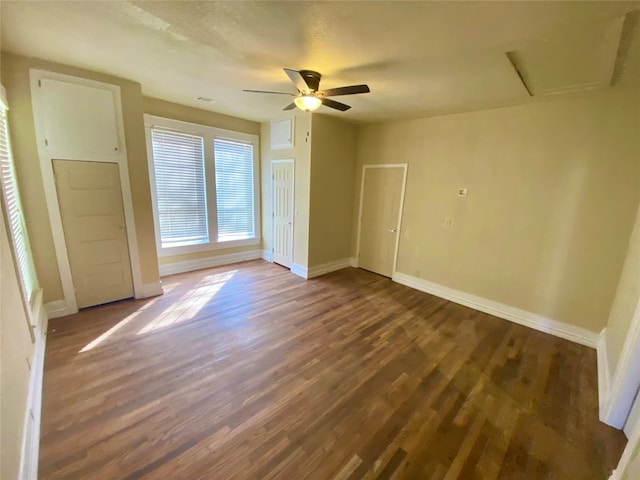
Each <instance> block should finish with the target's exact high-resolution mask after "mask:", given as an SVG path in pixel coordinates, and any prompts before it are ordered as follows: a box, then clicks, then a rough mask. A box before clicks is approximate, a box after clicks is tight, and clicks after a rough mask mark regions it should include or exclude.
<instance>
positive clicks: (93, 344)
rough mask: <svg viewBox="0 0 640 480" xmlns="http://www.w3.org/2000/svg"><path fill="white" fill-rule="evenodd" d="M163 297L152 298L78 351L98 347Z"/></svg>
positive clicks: (82, 351) (81, 351)
mask: <svg viewBox="0 0 640 480" xmlns="http://www.w3.org/2000/svg"><path fill="white" fill-rule="evenodd" d="M161 298H162V296H159V297H156V298H154V299H153V300H150V301H149V302H147V303H145V304H144V305H143V306H142V307H140V308H139V309H138V310H136V311H135V312H133V313H132V314H131V315H129V316H127V317H125V318H124V319H122V320H120V321H119V322H118V323H116V324H115V325H114V326H113V327H111V328H110V329H109V330H107V331H106V332H104V333H103V334H102V335H100V336H99V337H97V338H96V339H95V340H92V341H91V342H90V343H87V344H86V345H85V346H84V347H83V348H82V349H81V350H80V351H78V353H84V352H88V351H89V350H92V349H94V348H96V347H97V346H98V345H100V344H101V343H102V342H104V341H105V340H106V339H107V338H109V337H110V336H111V335H113V334H114V333H116V332H117V331H118V330H120V329H121V328H122V327H124V326H125V325H127V324H128V323H130V322H131V321H132V320H133V319H134V318H136V317H137V316H138V315H140V314H141V313H142V312H144V311H145V310H146V309H148V308H149V307H151V306H152V305H153V304H154V303H156V302H157V301H158V300H160V299H161Z"/></svg>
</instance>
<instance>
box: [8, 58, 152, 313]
mask: <svg viewBox="0 0 640 480" xmlns="http://www.w3.org/2000/svg"><path fill="white" fill-rule="evenodd" d="M1 67H2V69H1V80H2V84H3V85H4V86H5V88H6V90H7V100H8V103H9V108H10V111H9V127H10V129H11V138H12V144H13V151H14V156H15V160H16V166H17V174H18V180H19V185H20V189H21V194H22V195H21V196H22V201H23V204H24V210H25V217H26V221H27V224H28V227H29V236H30V240H31V247H32V250H33V256H34V261H35V266H36V270H37V274H38V278H39V280H40V284H41V286H42V288H43V289H44V301H45V302H50V301H53V300H60V299H62V298H63V293H62V283H61V280H60V272H59V269H58V264H57V260H56V256H55V250H54V245H53V237H52V234H51V227H50V224H49V218H48V214H47V206H46V202H45V197H44V191H43V183H42V175H41V172H40V163H39V160H38V150H37V146H36V136H35V129H34V124H33V110H32V106H31V92H30V87H29V69H30V68H37V69H42V70H47V71H51V72H56V73H62V74H66V75H73V76H77V77H83V78H87V79H91V80H95V81H100V82H105V83H110V84H114V85H118V86H119V87H120V89H121V97H122V113H123V118H124V130H125V139H126V147H127V158H128V163H129V177H130V179H131V194H132V198H133V210H134V217H135V223H136V235H137V238H138V252H139V256H140V268H141V275H142V282H143V283H145V284H147V283H151V284H152V283H155V282H157V281H158V280H159V276H158V261H157V256H156V246H155V237H154V231H153V215H152V209H151V192H150V189H149V171H148V168H147V153H146V144H145V135H144V120H143V98H142V92H141V87H140V84H139V83H136V82H132V81H129V80H125V79H122V78H117V77H112V76H109V75H104V74H101V73H96V72H90V71H87V70H82V69H78V68H73V67H69V66H66V65H60V64H56V63H51V62H45V61H42V60H37V59H32V58H26V57H21V56H16V55H11V54H7V53H2V57H1Z"/></svg>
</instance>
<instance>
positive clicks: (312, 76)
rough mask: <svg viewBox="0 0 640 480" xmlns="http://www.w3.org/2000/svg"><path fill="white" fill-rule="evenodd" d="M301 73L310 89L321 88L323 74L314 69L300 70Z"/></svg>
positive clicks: (316, 89)
mask: <svg viewBox="0 0 640 480" xmlns="http://www.w3.org/2000/svg"><path fill="white" fill-rule="evenodd" d="M300 75H302V78H304V81H305V83H306V84H307V85H308V86H309V90H311V91H312V92H316V91H318V88H320V79H321V78H322V75H320V74H319V73H318V72H314V71H313V70H300Z"/></svg>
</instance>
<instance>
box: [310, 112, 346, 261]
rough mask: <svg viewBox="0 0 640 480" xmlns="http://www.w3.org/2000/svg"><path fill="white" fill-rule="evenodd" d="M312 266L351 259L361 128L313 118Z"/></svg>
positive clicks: (318, 115)
mask: <svg viewBox="0 0 640 480" xmlns="http://www.w3.org/2000/svg"><path fill="white" fill-rule="evenodd" d="M311 138H312V142H311V190H310V210H309V266H310V267H313V266H317V265H322V264H325V263H328V262H332V261H337V260H342V259H345V258H349V257H350V256H351V232H352V222H353V215H352V206H353V203H354V196H355V172H356V143H357V127H356V126H355V125H353V124H351V123H348V122H346V121H344V120H341V119H339V118H336V117H330V116H327V115H322V114H314V115H313V126H312V129H311Z"/></svg>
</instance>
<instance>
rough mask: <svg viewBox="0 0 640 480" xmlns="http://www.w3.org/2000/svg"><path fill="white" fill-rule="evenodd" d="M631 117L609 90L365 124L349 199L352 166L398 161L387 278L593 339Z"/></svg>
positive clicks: (616, 244)
mask: <svg viewBox="0 0 640 480" xmlns="http://www.w3.org/2000/svg"><path fill="white" fill-rule="evenodd" d="M639 111H640V94H639V91H638V90H620V89H613V90H608V91H606V92H602V93H594V94H589V95H583V96H573V97H567V98H563V99H558V100H554V101H547V102H540V103H535V104H529V105H521V106H514V107H506V108H499V109H494V110H485V111H478V112H471V113H463V114H457V115H448V116H442V117H434V118H425V119H419V120H410V121H401V122H391V123H384V124H374V125H369V126H365V127H362V128H361V129H360V134H359V138H358V171H357V177H358V178H357V179H356V185H358V191H357V195H359V181H360V178H359V177H360V175H361V170H362V165H363V164H369V163H373V164H375V163H408V164H409V168H408V178H407V190H406V197H405V206H404V215H403V223H402V230H401V233H400V246H399V256H398V271H399V272H402V273H405V274H408V275H412V276H416V277H420V278H423V279H426V280H428V281H431V282H435V283H438V284H441V285H444V286H447V287H450V288H453V289H456V290H459V291H462V292H466V293H470V294H474V295H478V296H480V297H484V298H487V299H490V300H493V301H496V302H501V303H503V304H506V305H510V306H513V307H517V308H520V309H523V310H526V311H529V312H533V313H537V314H540V315H543V316H546V317H548V318H551V319H554V320H558V321H561V322H566V323H568V324H572V325H576V326H580V327H583V328H586V329H589V330H591V331H594V332H598V331H599V330H600V329H601V328H602V327H604V326H605V324H606V321H607V318H608V316H609V310H610V308H611V304H612V300H613V297H614V293H615V290H616V287H617V285H618V279H619V278H620V274H621V271H622V265H623V262H624V258H625V255H626V249H627V244H628V240H629V235H630V233H631V230H632V227H633V222H634V217H635V214H636V208H637V206H638V202H639V200H640V198H639V197H640V161H639V158H640V115H638V112H639ZM460 187H467V188H468V189H469V196H468V197H466V198H465V197H458V196H457V190H458V188H460ZM447 218H450V219H451V220H452V225H451V226H450V227H446V226H445V224H446V222H445V221H446V219H447ZM354 225H355V222H354ZM353 238H355V236H354V237H353ZM352 251H353V252H355V245H353V246H352Z"/></svg>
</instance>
